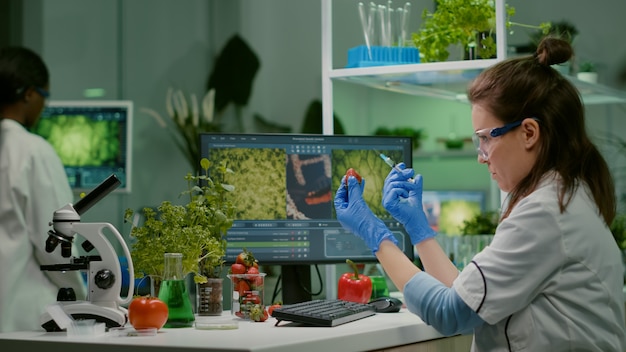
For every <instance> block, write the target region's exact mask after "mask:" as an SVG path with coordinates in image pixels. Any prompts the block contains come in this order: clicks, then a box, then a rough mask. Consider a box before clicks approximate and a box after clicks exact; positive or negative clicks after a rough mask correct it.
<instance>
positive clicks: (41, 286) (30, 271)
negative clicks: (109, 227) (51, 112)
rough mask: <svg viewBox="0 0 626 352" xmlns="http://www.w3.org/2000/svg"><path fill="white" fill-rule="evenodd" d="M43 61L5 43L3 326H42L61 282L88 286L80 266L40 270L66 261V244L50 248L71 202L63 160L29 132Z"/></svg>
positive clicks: (1, 78)
mask: <svg viewBox="0 0 626 352" xmlns="http://www.w3.org/2000/svg"><path fill="white" fill-rule="evenodd" d="M48 89H49V73H48V69H47V67H46V65H45V63H44V62H43V60H42V59H41V58H40V57H39V55H37V54H36V53H34V52H33V51H31V50H29V49H26V48H22V47H5V48H1V49H0V268H1V269H0V332H9V331H18V330H38V329H42V328H41V323H40V321H39V319H40V315H41V314H42V313H44V312H45V307H46V305H48V304H51V303H54V302H55V301H56V298H57V292H58V290H59V288H62V287H63V288H68V287H71V288H73V289H74V291H75V293H76V296H77V298H78V299H85V294H86V288H85V284H84V281H83V279H82V277H81V275H80V273H79V272H78V271H70V272H65V273H61V272H51V271H41V270H40V265H42V264H57V263H67V262H69V260H68V259H67V258H62V256H61V253H60V248H59V249H58V250H56V251H55V252H53V253H47V252H46V251H45V243H46V239H47V238H48V234H47V233H48V230H49V229H51V227H50V226H49V225H48V223H49V222H50V221H51V220H52V215H53V213H54V211H55V210H57V209H59V208H60V207H62V206H63V205H65V204H67V203H70V202H72V198H73V195H72V191H71V189H70V187H69V184H68V181H67V176H66V175H65V170H64V169H63V165H62V164H61V160H60V159H59V157H58V155H57V154H56V153H55V151H54V149H53V148H52V146H51V145H50V144H49V143H48V142H47V141H45V140H44V139H43V138H41V137H39V136H37V135H34V134H32V133H30V132H29V131H28V129H29V128H30V127H32V126H33V125H34V124H35V123H36V122H37V120H38V119H39V116H40V114H41V112H42V110H43V107H44V104H45V100H46V98H47V97H48V95H49V93H48Z"/></svg>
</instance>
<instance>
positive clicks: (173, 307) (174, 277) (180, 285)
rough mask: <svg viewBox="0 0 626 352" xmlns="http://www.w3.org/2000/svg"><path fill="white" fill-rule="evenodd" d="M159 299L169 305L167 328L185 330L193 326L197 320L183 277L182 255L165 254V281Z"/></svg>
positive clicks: (162, 283)
mask: <svg viewBox="0 0 626 352" xmlns="http://www.w3.org/2000/svg"><path fill="white" fill-rule="evenodd" d="M159 299H160V300H161V301H163V302H165V304H167V308H168V314H167V322H166V323H165V325H164V326H163V327H165V328H184V327H191V326H193V322H194V320H195V318H194V315H193V308H192V307H191V300H190V299H189V292H188V291H187V286H186V285H185V277H184V275H183V255H182V253H165V268H164V270H163V281H162V282H161V288H160V290H159Z"/></svg>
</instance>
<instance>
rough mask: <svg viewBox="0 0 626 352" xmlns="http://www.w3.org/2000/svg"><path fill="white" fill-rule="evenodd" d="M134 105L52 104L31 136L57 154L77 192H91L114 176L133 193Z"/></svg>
mask: <svg viewBox="0 0 626 352" xmlns="http://www.w3.org/2000/svg"><path fill="white" fill-rule="evenodd" d="M132 119H133V103H132V102H131V101H98V100H86V101H50V102H49V103H48V104H47V106H46V107H45V108H44V110H43V112H42V114H41V118H40V119H39V122H38V123H37V125H36V126H34V127H33V129H32V132H33V133H36V134H38V135H40V136H42V137H43V138H45V139H46V140H47V141H48V142H50V144H51V145H52V147H53V148H54V149H55V150H56V152H57V154H58V155H59V157H60V158H61V162H62V163H63V166H64V167H65V172H66V173H67V178H68V182H69V184H70V187H71V188H72V189H73V190H74V191H89V190H91V189H93V188H95V187H96V186H98V185H99V184H100V183H101V182H102V181H104V180H105V179H106V178H107V177H109V176H110V175H111V174H115V175H116V176H117V177H118V178H119V179H120V181H121V182H122V184H121V185H120V186H119V187H118V188H117V189H116V191H118V192H119V191H122V192H130V188H131V187H130V186H131V177H130V176H131V152H132V143H131V141H132V130H131V128H132Z"/></svg>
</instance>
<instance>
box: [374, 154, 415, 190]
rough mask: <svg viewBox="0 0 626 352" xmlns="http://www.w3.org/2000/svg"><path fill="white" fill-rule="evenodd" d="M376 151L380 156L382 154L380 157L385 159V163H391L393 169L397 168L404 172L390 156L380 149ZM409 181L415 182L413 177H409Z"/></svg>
mask: <svg viewBox="0 0 626 352" xmlns="http://www.w3.org/2000/svg"><path fill="white" fill-rule="evenodd" d="M376 153H378V156H380V158H381V159H383V161H384V162H385V164H387V165H389V167H391V168H392V169H395V170H396V171H398V172H402V169H400V168H399V167H398V164H396V163H395V162H394V161H393V160H392V159H391V158H390V157H388V156H387V155H385V154H383V153H380V152H379V151H376ZM408 181H409V182H411V183H413V179H412V178H409V179H408Z"/></svg>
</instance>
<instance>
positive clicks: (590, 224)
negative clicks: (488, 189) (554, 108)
mask: <svg viewBox="0 0 626 352" xmlns="http://www.w3.org/2000/svg"><path fill="white" fill-rule="evenodd" d="M557 187H558V177H556V176H555V175H554V174H550V175H548V176H547V177H546V178H545V179H544V181H543V182H542V183H541V185H540V186H539V188H538V189H537V190H536V191H534V192H533V193H532V194H530V195H529V196H528V197H526V198H524V199H523V200H521V201H520V202H519V204H517V205H516V206H515V208H514V209H513V211H512V212H511V214H510V216H509V217H508V218H507V219H506V220H504V221H503V222H502V223H501V224H500V225H499V226H498V229H497V231H496V235H495V236H494V239H493V242H492V243H491V244H490V245H489V246H488V247H487V248H485V249H484V250H483V251H482V252H481V253H479V254H477V255H476V256H475V257H474V258H473V261H472V263H471V264H469V265H468V266H467V267H466V268H465V269H464V270H463V271H462V272H461V273H460V274H459V277H458V278H457V279H456V280H455V282H454V283H453V287H454V289H455V290H456V291H457V293H458V294H459V296H460V297H461V298H462V299H463V300H464V301H465V303H467V304H468V305H469V306H470V307H471V308H472V309H474V310H475V311H476V312H477V313H478V315H479V316H480V317H481V318H482V319H483V320H484V321H485V322H486V324H484V325H483V326H481V327H479V328H478V329H476V330H475V333H474V343H473V346H472V351H550V352H558V351H602V352H608V351H624V349H625V348H626V342H625V339H626V337H625V327H624V295H623V292H622V288H623V277H624V276H623V270H624V267H623V264H622V256H621V252H620V250H619V248H618V247H617V245H616V243H615V240H614V239H613V237H612V235H611V232H610V231H609V229H608V228H607V226H606V225H605V224H604V222H603V221H602V218H601V217H600V216H598V211H597V208H596V206H595V203H594V201H593V199H592V198H591V197H590V196H589V195H588V192H587V190H586V188H585V187H579V189H578V191H577V192H576V194H575V195H574V197H573V199H572V200H571V202H570V204H569V206H568V207H567V210H566V211H565V213H563V214H561V213H560V211H559V206H558V203H557V199H558V198H557Z"/></svg>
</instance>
